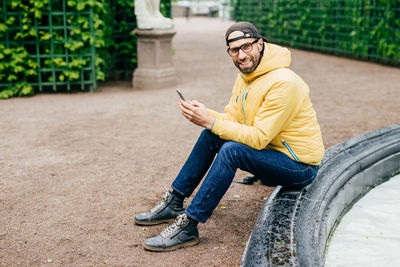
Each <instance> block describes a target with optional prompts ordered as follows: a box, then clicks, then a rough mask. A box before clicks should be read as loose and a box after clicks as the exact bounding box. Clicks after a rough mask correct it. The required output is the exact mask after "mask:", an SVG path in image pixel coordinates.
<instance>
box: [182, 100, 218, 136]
mask: <svg viewBox="0 0 400 267" xmlns="http://www.w3.org/2000/svg"><path fill="white" fill-rule="evenodd" d="M179 108H180V110H181V112H182V115H183V116H185V118H186V119H188V120H189V121H191V122H193V123H194V124H196V125H198V126H201V127H204V128H207V129H208V130H211V128H212V125H213V123H214V118H213V117H212V116H211V115H210V114H208V112H207V108H206V106H205V105H203V104H202V103H200V102H198V101H196V100H192V101H184V100H182V98H181V99H180V100H179Z"/></svg>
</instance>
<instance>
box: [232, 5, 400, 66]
mask: <svg viewBox="0 0 400 267" xmlns="http://www.w3.org/2000/svg"><path fill="white" fill-rule="evenodd" d="M236 20H238V21H243V20H246V21H250V22H253V23H254V24H255V25H256V26H257V27H258V28H259V29H260V31H261V32H262V34H263V35H264V36H265V37H266V38H267V39H268V40H269V41H271V42H275V43H280V44H284V45H289V46H292V47H297V48H305V49H310V50H317V51H322V52H328V53H333V54H337V55H345V56H350V57H355V58H359V59H364V60H370V61H375V62H379V63H384V64H391V65H395V66H400V2H399V1H393V0H380V1H376V0H366V1H360V0H350V1H344V0H339V1H338V0H327V1H315V0H299V1H290V0H268V1H262V0H238V2H237V6H236Z"/></svg>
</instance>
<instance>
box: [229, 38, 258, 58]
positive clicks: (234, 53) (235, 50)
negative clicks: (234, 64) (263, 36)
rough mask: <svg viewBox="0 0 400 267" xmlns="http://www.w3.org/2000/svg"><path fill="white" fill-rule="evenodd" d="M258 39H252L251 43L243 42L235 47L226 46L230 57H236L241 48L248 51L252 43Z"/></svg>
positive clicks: (251, 47)
mask: <svg viewBox="0 0 400 267" xmlns="http://www.w3.org/2000/svg"><path fill="white" fill-rule="evenodd" d="M257 42H258V40H254V41H253V42H251V43H247V44H243V45H241V46H240V47H235V48H228V49H227V52H228V54H229V55H230V56H231V57H236V56H237V55H239V50H242V51H243V52H245V53H250V52H251V50H253V44H255V43H257Z"/></svg>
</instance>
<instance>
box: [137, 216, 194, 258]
mask: <svg viewBox="0 0 400 267" xmlns="http://www.w3.org/2000/svg"><path fill="white" fill-rule="evenodd" d="M199 242H200V239H199V231H198V230H197V223H195V222H191V221H190V220H189V218H188V217H187V215H186V213H183V214H180V215H178V217H177V218H176V221H175V222H174V223H173V224H171V225H170V226H168V227H167V228H165V229H164V230H163V231H162V232H161V233H160V234H159V235H158V236H155V237H152V238H148V239H146V240H145V241H144V244H143V246H144V248H145V249H147V250H150V251H171V250H176V249H178V248H183V247H190V246H195V245H197V244H198V243H199Z"/></svg>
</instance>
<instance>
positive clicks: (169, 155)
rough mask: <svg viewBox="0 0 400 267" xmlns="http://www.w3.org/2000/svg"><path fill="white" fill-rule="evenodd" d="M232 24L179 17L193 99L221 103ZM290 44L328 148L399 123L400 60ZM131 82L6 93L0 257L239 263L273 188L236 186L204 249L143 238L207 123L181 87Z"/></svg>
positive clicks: (230, 74)
mask: <svg viewBox="0 0 400 267" xmlns="http://www.w3.org/2000/svg"><path fill="white" fill-rule="evenodd" d="M230 24H231V21H222V20H219V19H211V18H191V19H190V20H186V19H185V18H181V19H175V25H176V30H177V35H176V36H175V38H174V48H175V50H176V54H175V56H174V62H175V65H176V69H177V72H178V81H179V86H178V87H179V88H181V91H182V92H183V93H184V95H185V96H186V98H188V99H197V100H199V101H200V102H203V103H205V104H206V105H207V106H208V107H211V108H213V109H216V110H219V111H222V110H223V107H224V106H225V104H226V103H227V101H228V99H229V96H230V93H231V88H232V85H233V82H234V79H235V75H236V70H235V67H234V66H233V64H232V62H231V60H230V58H229V56H228V55H227V53H226V52H225V44H224V37H223V36H224V32H225V30H226V28H227V27H228V26H229V25H230ZM291 51H292V56H293V64H292V69H293V70H294V71H296V72H297V73H298V74H299V75H301V76H302V77H303V78H304V80H305V81H306V82H307V83H308V84H309V85H310V88H311V100H312V102H313V104H314V107H315V110H316V112H317V115H318V119H319V122H320V125H321V128H322V133H323V137H324V142H325V145H326V147H327V148H328V147H330V146H332V145H335V144H337V143H340V142H343V141H345V140H347V139H349V138H351V137H354V136H357V135H359V134H362V133H364V132H367V131H370V130H374V129H377V128H381V127H384V126H388V125H391V124H395V123H400V115H399V114H400V102H399V97H400V86H399V84H400V69H398V68H392V67H388V66H381V65H377V64H372V63H367V62H360V61H355V60H350V59H345V58H338V57H334V56H329V55H323V54H318V53H313V52H306V51H300V50H294V49H291ZM130 85H131V83H130V82H118V83H109V84H105V85H102V86H100V88H99V89H98V90H96V91H95V92H94V93H74V94H40V95H36V96H34V97H29V98H13V99H9V100H4V101H0V114H1V118H0V137H1V139H0V266H17V265H18V266H46V265H49V266H76V265H79V266H96V265H98V266H102V265H105V264H107V265H111V266H237V265H238V264H239V263H240V259H241V256H242V253H243V249H244V244H245V242H246V241H247V239H248V237H249V234H250V232H251V231H252V228H253V224H254V222H255V220H256V218H257V215H258V211H259V210H260V208H261V206H262V204H263V202H264V199H265V198H266V197H267V196H268V195H269V194H270V192H271V191H272V190H273V188H269V187H266V186H263V185H258V184H257V185H253V186H245V185H240V184H233V185H232V186H231V188H230V189H229V190H228V192H227V194H226V195H225V197H224V198H223V200H222V201H221V203H220V205H219V206H218V208H217V209H216V211H215V212H214V214H213V216H212V217H211V218H210V220H209V221H208V222H207V223H206V224H201V225H200V226H199V231H200V236H201V243H200V244H199V245H198V246H196V247H191V248H186V249H180V250H177V251H173V252H168V253H152V252H148V251H144V250H143V246H142V242H143V240H144V239H145V238H147V237H150V236H153V235H155V234H158V233H159V232H160V231H161V230H162V229H163V228H164V227H165V226H166V225H161V226H153V227H141V226H136V225H134V223H133V217H134V215H135V214H136V213H139V212H144V211H147V210H149V209H150V208H151V207H153V206H154V205H155V204H156V203H157V202H158V201H159V200H160V198H161V196H162V192H164V190H166V189H168V188H169V185H170V183H171V182H172V180H173V179H174V177H175V176H176V174H177V173H178V171H179V169H180V167H181V166H182V164H183V163H184V161H185V160H186V158H187V156H188V155H189V153H190V151H191V148H192V146H193V144H194V142H195V141H196V139H197V137H198V135H199V133H200V132H201V129H200V128H199V127H197V126H194V125H192V124H190V123H189V122H187V121H186V120H185V119H184V118H183V117H182V116H181V115H180V113H179V111H178V107H177V101H178V97H177V95H176V93H175V87H174V88H163V89H160V90H134V89H131V87H130ZM243 175H245V173H243V172H238V174H237V177H243ZM189 202H190V199H189V200H188V202H187V203H189ZM186 205H187V204H186Z"/></svg>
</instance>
